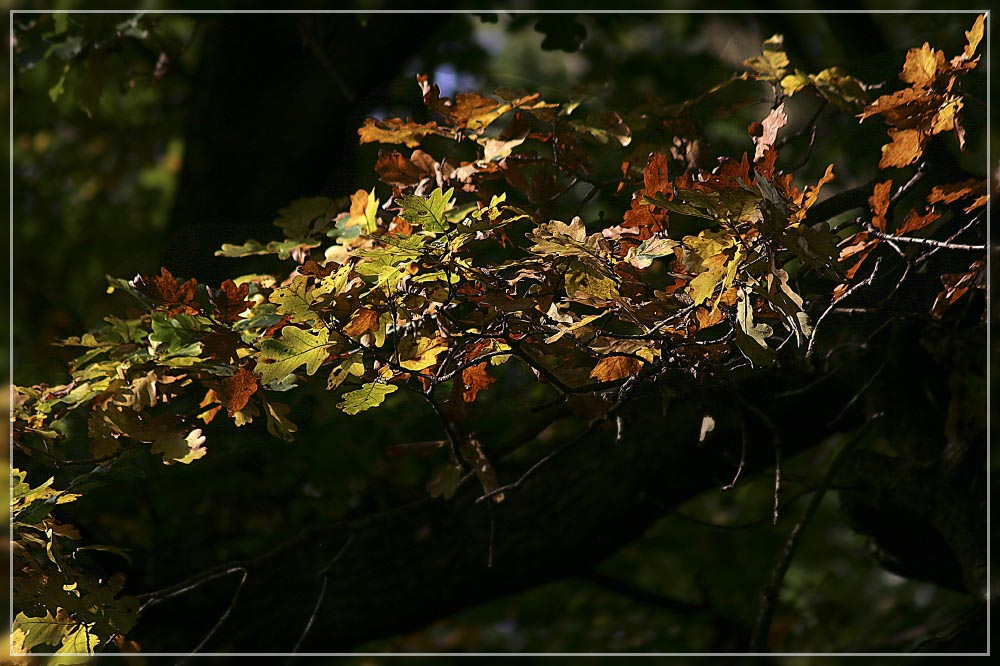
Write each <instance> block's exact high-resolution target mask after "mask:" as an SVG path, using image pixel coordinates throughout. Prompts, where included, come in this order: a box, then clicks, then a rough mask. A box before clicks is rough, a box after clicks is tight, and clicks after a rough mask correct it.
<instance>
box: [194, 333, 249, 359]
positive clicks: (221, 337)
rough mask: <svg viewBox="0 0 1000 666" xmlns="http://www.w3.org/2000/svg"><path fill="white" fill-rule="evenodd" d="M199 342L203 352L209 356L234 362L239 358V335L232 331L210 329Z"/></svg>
mask: <svg viewBox="0 0 1000 666" xmlns="http://www.w3.org/2000/svg"><path fill="white" fill-rule="evenodd" d="M201 343H202V349H203V350H204V352H205V354H207V355H208V356H210V357H211V358H214V359H216V360H219V361H227V362H228V361H233V362H234V363H235V362H236V361H238V360H239V354H238V350H239V345H240V336H239V335H237V334H235V333H233V332H232V331H227V330H224V329H223V330H218V331H212V332H210V333H207V334H206V335H205V337H203V338H202V339H201Z"/></svg>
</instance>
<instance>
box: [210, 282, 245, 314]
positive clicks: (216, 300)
mask: <svg viewBox="0 0 1000 666" xmlns="http://www.w3.org/2000/svg"><path fill="white" fill-rule="evenodd" d="M249 293H250V285H249V284H247V283H245V282H244V283H243V284H241V285H239V286H237V284H236V283H235V282H233V281H232V280H226V281H225V282H223V283H222V285H221V286H220V288H219V290H218V291H215V290H212V289H210V290H209V292H208V294H209V300H210V301H211V302H212V305H213V306H215V317H216V319H218V320H219V321H225V322H232V321H236V320H237V319H239V318H240V313H242V312H243V311H244V310H246V309H247V308H248V307H250V305H251V303H250V302H249V301H247V296H248V295H249Z"/></svg>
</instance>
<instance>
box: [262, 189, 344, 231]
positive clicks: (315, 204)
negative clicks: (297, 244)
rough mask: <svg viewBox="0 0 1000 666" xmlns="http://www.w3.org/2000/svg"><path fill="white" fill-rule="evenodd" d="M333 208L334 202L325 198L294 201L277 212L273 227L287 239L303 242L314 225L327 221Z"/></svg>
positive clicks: (331, 214)
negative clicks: (282, 232) (279, 230)
mask: <svg viewBox="0 0 1000 666" xmlns="http://www.w3.org/2000/svg"><path fill="white" fill-rule="evenodd" d="M335 208H336V206H335V204H334V201H333V200H332V199H328V198H326V197H309V198H305V199H296V200H295V201H293V202H292V203H290V204H289V205H288V206H287V207H286V208H282V209H281V210H279V211H278V219H276V220H275V221H274V226H276V227H278V228H279V229H281V230H282V231H284V232H285V236H287V237H288V238H294V239H298V240H303V239H305V238H308V237H309V235H310V233H311V232H313V231H314V229H313V224H314V223H322V222H326V221H329V220H330V219H331V218H332V217H333V212H334V210H335Z"/></svg>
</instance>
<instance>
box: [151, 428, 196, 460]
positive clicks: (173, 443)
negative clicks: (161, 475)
mask: <svg viewBox="0 0 1000 666" xmlns="http://www.w3.org/2000/svg"><path fill="white" fill-rule="evenodd" d="M204 443H205V436H204V435H202V434H201V429H200V428H195V429H194V430H192V431H191V432H189V433H187V434H184V432H183V431H178V430H174V429H170V430H166V431H164V432H163V433H160V434H157V436H156V439H154V440H153V446H152V447H151V448H150V449H149V452H150V453H155V454H162V455H163V464H164V465H173V464H174V463H181V464H182V465H190V464H191V463H193V462H194V461H195V460H198V459H199V458H203V457H204V456H205V454H206V453H207V452H208V449H206V448H205V447H204Z"/></svg>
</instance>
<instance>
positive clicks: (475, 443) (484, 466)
mask: <svg viewBox="0 0 1000 666" xmlns="http://www.w3.org/2000/svg"><path fill="white" fill-rule="evenodd" d="M461 453H462V457H463V458H465V460H466V462H468V463H469V464H470V465H472V469H473V471H475V473H476V478H478V479H479V483H481V484H482V486H483V490H484V491H486V492H488V493H489V492H493V491H494V490H496V489H497V488H499V487H500V482H499V481H498V480H497V473H496V472H495V471H494V470H493V465H491V464H490V460H489V458H487V457H486V453H485V452H484V451H483V447H482V445H481V444H480V443H479V440H478V439H467V440H465V441H464V442H462V446H461ZM503 500H504V494H503V493H500V494H499V495H494V496H493V501H494V502H496V503H497V504H499V503H500V502H502V501H503Z"/></svg>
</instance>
